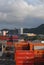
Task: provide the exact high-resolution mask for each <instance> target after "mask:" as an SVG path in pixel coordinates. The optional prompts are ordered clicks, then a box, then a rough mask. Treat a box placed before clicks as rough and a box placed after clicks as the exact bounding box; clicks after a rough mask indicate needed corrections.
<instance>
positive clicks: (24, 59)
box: [15, 50, 34, 65]
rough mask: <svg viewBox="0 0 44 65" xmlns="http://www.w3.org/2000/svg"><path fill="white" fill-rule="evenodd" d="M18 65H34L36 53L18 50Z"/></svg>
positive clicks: (16, 54) (16, 56) (16, 57)
mask: <svg viewBox="0 0 44 65" xmlns="http://www.w3.org/2000/svg"><path fill="white" fill-rule="evenodd" d="M15 60H16V65H34V53H33V51H27V50H25V51H24V50H16V53H15Z"/></svg>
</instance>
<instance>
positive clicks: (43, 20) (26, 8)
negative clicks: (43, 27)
mask: <svg viewBox="0 0 44 65" xmlns="http://www.w3.org/2000/svg"><path fill="white" fill-rule="evenodd" d="M40 24H44V0H0V28H13V29H14V28H15V27H17V28H20V27H24V28H25V27H26V28H31V27H37V26H39V25H40Z"/></svg>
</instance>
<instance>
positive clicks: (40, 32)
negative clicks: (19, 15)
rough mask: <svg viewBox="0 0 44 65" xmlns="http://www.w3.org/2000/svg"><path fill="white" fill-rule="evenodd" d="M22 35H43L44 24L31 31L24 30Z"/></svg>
mask: <svg viewBox="0 0 44 65" xmlns="http://www.w3.org/2000/svg"><path fill="white" fill-rule="evenodd" d="M24 33H35V34H44V24H41V25H40V26H38V27H36V28H31V29H29V28H24Z"/></svg>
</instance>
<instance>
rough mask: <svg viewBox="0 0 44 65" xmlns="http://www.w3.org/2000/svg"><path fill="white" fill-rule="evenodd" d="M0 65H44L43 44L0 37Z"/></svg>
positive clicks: (15, 37) (16, 38)
mask: <svg viewBox="0 0 44 65" xmlns="http://www.w3.org/2000/svg"><path fill="white" fill-rule="evenodd" d="M0 65H44V42H43V41H42V42H32V41H27V40H21V39H20V41H19V39H18V37H17V36H14V37H12V36H10V37H9V36H8V37H7V36H0Z"/></svg>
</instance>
